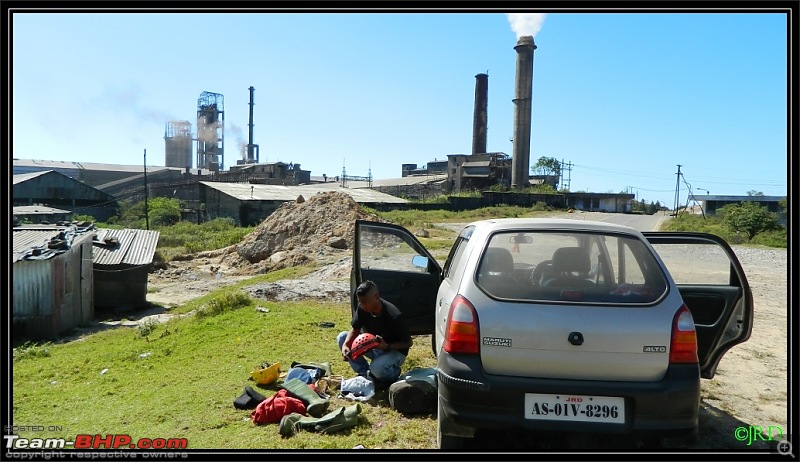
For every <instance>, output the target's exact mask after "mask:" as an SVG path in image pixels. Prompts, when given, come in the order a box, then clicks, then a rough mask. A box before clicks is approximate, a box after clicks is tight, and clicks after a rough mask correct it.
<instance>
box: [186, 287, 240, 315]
mask: <svg viewBox="0 0 800 462" xmlns="http://www.w3.org/2000/svg"><path fill="white" fill-rule="evenodd" d="M250 303H251V302H250V297H249V296H247V294H245V293H244V292H240V291H235V292H227V293H225V294H222V295H219V296H217V297H214V298H212V299H211V300H209V302H208V303H206V304H205V305H204V306H202V307H200V308H199V309H198V310H197V313H196V314H195V316H197V317H198V318H199V319H202V318H205V317H207V316H216V315H218V314H221V313H224V312H226V311H231V310H235V309H238V308H242V307H244V306H248V305H250Z"/></svg>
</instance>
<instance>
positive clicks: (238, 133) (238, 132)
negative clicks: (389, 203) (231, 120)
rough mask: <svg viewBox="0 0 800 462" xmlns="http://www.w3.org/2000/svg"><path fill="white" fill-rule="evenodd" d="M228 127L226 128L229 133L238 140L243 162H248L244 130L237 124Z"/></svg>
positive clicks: (237, 145) (237, 143) (237, 144)
mask: <svg viewBox="0 0 800 462" xmlns="http://www.w3.org/2000/svg"><path fill="white" fill-rule="evenodd" d="M227 125H228V126H227V127H225V128H226V129H227V130H228V133H230V134H232V135H233V136H234V137H235V138H236V148H237V149H238V150H239V152H240V153H241V154H242V160H247V149H245V148H246V147H247V140H245V139H244V134H243V132H242V129H241V128H240V127H239V126H238V125H236V124H227Z"/></svg>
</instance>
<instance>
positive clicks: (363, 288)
mask: <svg viewBox="0 0 800 462" xmlns="http://www.w3.org/2000/svg"><path fill="white" fill-rule="evenodd" d="M373 287H376V288H377V287H378V285H377V284H375V283H374V282H372V281H364V282H362V283H361V284H359V286H358V288H357V289H356V295H357V296H359V297H363V296H364V295H367V293H369V291H370V290H372V288H373Z"/></svg>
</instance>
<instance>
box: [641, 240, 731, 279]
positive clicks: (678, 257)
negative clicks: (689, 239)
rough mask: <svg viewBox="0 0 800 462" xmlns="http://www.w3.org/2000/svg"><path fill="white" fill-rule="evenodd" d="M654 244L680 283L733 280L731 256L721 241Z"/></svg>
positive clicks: (673, 276) (674, 277) (673, 277)
mask: <svg viewBox="0 0 800 462" xmlns="http://www.w3.org/2000/svg"><path fill="white" fill-rule="evenodd" d="M653 248H655V249H656V252H658V255H659V256H660V257H661V260H662V261H663V262H664V265H666V267H667V269H668V270H669V272H670V274H672V279H674V280H675V283H676V284H718V285H728V284H730V274H731V269H730V268H731V265H730V259H729V258H728V256H727V255H726V254H725V251H724V250H723V249H722V248H721V247H719V246H718V245H715V244H654V245H653ZM687 259H688V260H690V261H691V262H692V264H691V265H687V264H686V261H687Z"/></svg>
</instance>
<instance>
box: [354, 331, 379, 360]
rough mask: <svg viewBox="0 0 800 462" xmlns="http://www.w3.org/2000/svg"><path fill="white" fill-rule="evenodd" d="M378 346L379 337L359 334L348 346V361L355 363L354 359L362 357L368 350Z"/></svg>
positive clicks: (367, 333) (366, 333)
mask: <svg viewBox="0 0 800 462" xmlns="http://www.w3.org/2000/svg"><path fill="white" fill-rule="evenodd" d="M380 344H381V339H380V337H376V336H374V335H372V334H370V333H369V332H365V333H363V334H360V335H359V336H358V337H356V338H355V339H354V340H353V343H352V344H351V345H350V360H351V361H355V360H356V359H358V358H360V357H361V356H363V355H364V353H366V352H368V351H369V350H371V349H373V348H375V347H376V346H378V345H380Z"/></svg>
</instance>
